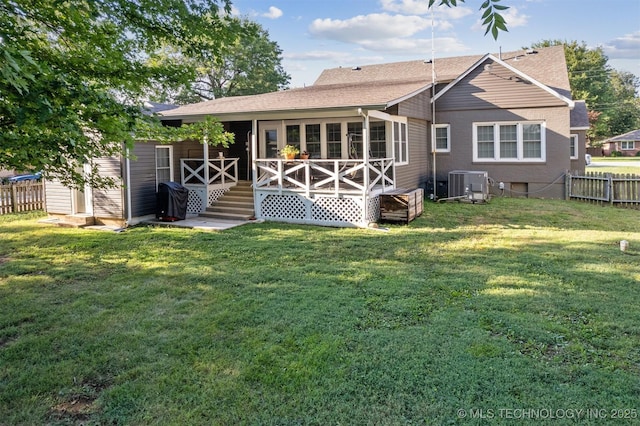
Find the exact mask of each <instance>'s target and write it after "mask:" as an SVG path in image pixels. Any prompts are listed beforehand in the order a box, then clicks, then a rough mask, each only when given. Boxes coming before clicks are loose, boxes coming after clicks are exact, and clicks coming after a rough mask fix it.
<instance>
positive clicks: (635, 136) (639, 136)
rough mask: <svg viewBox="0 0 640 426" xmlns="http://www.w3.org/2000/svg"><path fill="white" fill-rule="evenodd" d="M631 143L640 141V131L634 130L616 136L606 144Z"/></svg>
mask: <svg viewBox="0 0 640 426" xmlns="http://www.w3.org/2000/svg"><path fill="white" fill-rule="evenodd" d="M631 141H640V129H638V130H632V131H630V132H627V133H625V134H623V135H619V136H614V137H612V138H610V139H607V140H606V141H605V142H631Z"/></svg>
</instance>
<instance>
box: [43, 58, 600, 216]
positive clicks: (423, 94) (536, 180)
mask: <svg viewBox="0 0 640 426" xmlns="http://www.w3.org/2000/svg"><path fill="white" fill-rule="evenodd" d="M160 115H161V119H162V120H163V121H164V122H165V123H166V124H167V125H180V124H188V123H193V122H196V121H199V120H202V119H203V118H204V117H206V116H214V117H216V118H217V119H218V120H220V121H221V122H222V123H223V124H224V126H225V129H226V130H227V131H230V132H232V133H234V134H235V135H236V142H235V144H234V145H232V146H231V147H230V148H229V149H226V150H218V149H217V148H211V147H208V146H207V145H206V144H205V145H203V144H200V143H199V142H188V141H187V142H181V143H175V144H171V145H159V144H155V143H153V142H151V141H150V142H140V143H137V144H136V146H135V147H134V149H133V154H134V157H132V158H129V159H115V158H112V159H98V160H96V161H98V162H99V165H100V167H102V168H103V169H104V171H105V173H108V174H111V175H114V176H117V177H118V178H120V179H121V182H122V186H121V187H119V188H116V189H113V190H110V191H97V190H90V189H87V190H85V191H84V193H83V194H74V193H73V192H71V193H68V192H67V193H66V194H64V195H63V196H62V197H60V195H61V193H62V192H64V191H63V190H62V189H61V188H59V187H58V188H55V187H54V188H52V189H51V191H49V190H48V194H49V195H48V196H47V211H48V212H49V214H50V215H55V214H72V215H73V214H78V213H81V212H82V208H78V207H77V206H80V207H82V206H84V211H85V215H87V216H91V217H93V218H95V220H97V221H99V222H104V221H105V220H116V221H120V222H123V224H124V223H125V222H126V223H128V224H131V223H135V222H136V221H138V220H140V219H142V218H145V217H149V215H153V214H154V208H155V204H154V202H155V191H156V188H157V184H158V183H159V182H162V181H166V180H174V181H178V182H180V183H182V184H183V185H185V186H186V187H187V188H189V189H190V194H189V206H188V210H189V211H190V212H192V213H201V212H203V211H205V210H207V209H214V208H215V206H212V205H214V204H216V203H221V202H222V200H223V198H224V197H225V196H227V195H229V194H230V193H231V192H233V191H234V190H236V189H238V188H240V187H242V188H245V190H244V191H245V192H246V191H247V188H250V189H248V191H249V192H250V193H251V195H252V196H253V201H252V204H253V209H252V211H251V215H252V216H255V217H257V218H263V219H268V220H278V221H288V222H294V223H312V224H322V225H335V226H365V225H367V224H368V223H370V222H372V221H375V220H377V219H378V217H379V205H380V195H381V194H383V193H385V192H386V191H389V190H393V189H397V188H406V189H412V188H419V187H423V188H424V187H426V188H429V187H430V188H431V190H432V191H433V192H436V186H437V184H438V183H444V184H446V181H447V179H448V173H449V172H450V171H453V170H483V171H486V172H488V175H489V177H490V182H494V183H495V184H496V186H495V187H493V188H492V191H493V192H495V193H497V194H507V195H522V196H537V197H549V198H563V197H564V180H563V177H564V173H565V172H566V171H567V170H570V169H572V170H584V154H585V133H586V129H587V127H588V121H587V120H586V106H585V105H584V102H576V101H573V100H572V99H571V97H570V91H569V80H568V75H567V67H566V63H565V58H564V48H563V47H562V46H555V47H548V48H543V49H539V50H537V51H519V52H512V53H504V54H501V55H491V54H487V55H475V56H463V57H453V58H443V59H437V60H436V61H435V64H434V63H432V62H431V61H422V60H420V61H407V62H398V63H391V64H381V65H369V66H358V67H353V68H334V69H328V70H325V71H323V72H322V74H321V75H320V76H319V78H318V79H317V81H316V82H315V83H314V84H313V85H312V86H309V87H305V88H299V89H292V90H286V91H279V92H273V93H266V94H260V95H252V96H239V97H229V98H221V99H215V100H211V101H206V102H201V103H196V104H191V105H185V106H181V107H178V108H174V109H169V110H165V111H162V112H160ZM286 144H291V145H296V146H297V147H299V148H300V150H305V151H308V152H309V154H310V159H308V160H299V159H298V160H285V159H283V158H281V157H280V156H279V155H278V152H279V150H280V149H282V148H283V147H284V146H285V145H286ZM133 158H135V160H134V159H133ZM47 187H48V188H50V187H51V185H47ZM67 191H69V190H67ZM87 194H89V196H88V195H87ZM82 197H84V199H82V200H80V199H81V198H82ZM87 197H88V198H87ZM69 198H71V201H68V199H69ZM74 199H75V200H77V201H76V202H75V206H76V207H75V208H74V207H73V206H74V201H73V200H74ZM50 201H51V202H50ZM88 206H90V207H88ZM245 208H246V206H245ZM59 210H64V212H63V213H59ZM202 214H207V213H206V212H204V213H202Z"/></svg>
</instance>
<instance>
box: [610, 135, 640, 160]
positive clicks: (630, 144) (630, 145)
mask: <svg viewBox="0 0 640 426" xmlns="http://www.w3.org/2000/svg"><path fill="white" fill-rule="evenodd" d="M602 149H603V151H604V155H611V153H612V152H616V151H617V152H621V153H622V155H624V156H628V157H633V156H635V155H638V153H639V152H640V129H638V130H633V131H631V132H628V133H625V134H624V135H619V136H615V137H613V138H610V139H607V140H606V141H604V143H603V145H602Z"/></svg>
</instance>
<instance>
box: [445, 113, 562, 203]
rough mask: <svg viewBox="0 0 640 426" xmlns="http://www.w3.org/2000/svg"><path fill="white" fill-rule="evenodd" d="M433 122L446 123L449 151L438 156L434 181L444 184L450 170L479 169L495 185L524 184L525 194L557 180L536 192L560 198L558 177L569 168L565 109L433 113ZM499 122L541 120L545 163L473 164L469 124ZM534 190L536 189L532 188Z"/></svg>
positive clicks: (538, 194) (560, 190) (560, 184)
mask: <svg viewBox="0 0 640 426" xmlns="http://www.w3.org/2000/svg"><path fill="white" fill-rule="evenodd" d="M436 120H437V121H436V123H438V124H445V123H446V124H450V126H451V152H449V153H438V155H437V163H436V171H437V173H436V176H437V180H439V181H440V180H442V181H447V179H448V173H449V172H450V171H452V170H481V171H487V172H489V176H490V177H491V178H492V179H494V180H495V182H505V184H510V183H514V184H518V185H519V184H527V185H528V188H529V189H528V190H529V192H532V191H534V190H535V191H538V190H540V189H542V188H543V187H545V186H546V185H548V184H550V183H551V182H553V181H555V180H557V179H560V180H559V181H558V183H556V184H555V185H553V186H552V187H550V188H549V189H548V190H546V191H540V192H536V196H539V197H554V198H562V197H563V180H562V179H561V177H562V176H563V174H564V172H565V171H566V170H568V169H569V168H570V159H569V134H570V131H569V108H568V107H567V106H564V107H551V108H528V109H518V110H496V109H494V110H487V109H483V110H480V111H450V112H444V111H440V112H438V111H436ZM501 121H517V122H524V121H544V122H545V125H546V161H544V162H540V163H534V162H531V163H527V162H474V161H473V123H474V122H501ZM534 188H537V189H534Z"/></svg>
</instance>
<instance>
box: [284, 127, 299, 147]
mask: <svg viewBox="0 0 640 426" xmlns="http://www.w3.org/2000/svg"><path fill="white" fill-rule="evenodd" d="M286 144H287V145H293V146H295V147H296V148H298V149H300V126H299V125H298V124H295V125H290V126H287V143H286Z"/></svg>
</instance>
